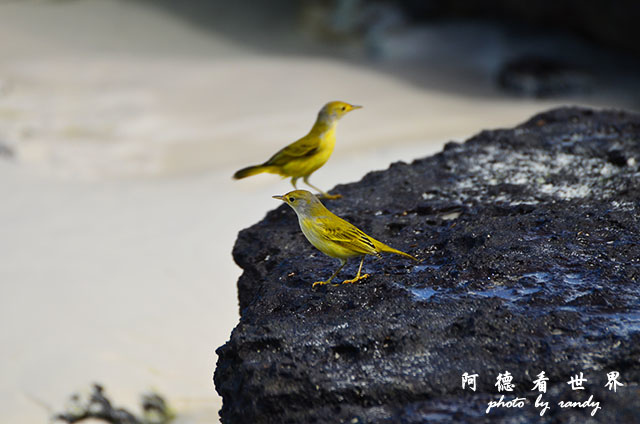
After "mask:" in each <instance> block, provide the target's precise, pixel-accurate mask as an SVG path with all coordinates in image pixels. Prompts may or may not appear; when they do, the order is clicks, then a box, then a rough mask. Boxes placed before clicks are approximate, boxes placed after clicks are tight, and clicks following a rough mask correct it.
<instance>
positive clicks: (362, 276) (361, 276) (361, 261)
mask: <svg viewBox="0 0 640 424" xmlns="http://www.w3.org/2000/svg"><path fill="white" fill-rule="evenodd" d="M363 263H364V255H362V259H361V260H360V266H359V267H358V275H356V278H354V279H352V280H344V281H343V282H342V284H348V283H355V282H356V281H360V280H364V279H365V278H369V274H364V275H360V271H362V264H363Z"/></svg>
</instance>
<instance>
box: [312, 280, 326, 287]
mask: <svg viewBox="0 0 640 424" xmlns="http://www.w3.org/2000/svg"><path fill="white" fill-rule="evenodd" d="M325 284H329V281H316V282H315V283H313V285H312V286H311V288H312V289H314V288H315V287H316V286H324V285H325Z"/></svg>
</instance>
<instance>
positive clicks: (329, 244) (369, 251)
mask: <svg viewBox="0 0 640 424" xmlns="http://www.w3.org/2000/svg"><path fill="white" fill-rule="evenodd" d="M273 198H274V199H278V200H282V201H283V202H285V203H286V204H288V205H289V206H291V207H292V208H293V210H294V211H295V212H296V215H298V223H299V224H300V229H301V230H302V232H303V233H304V235H305V237H306V238H307V240H309V242H310V243H311V244H312V245H314V246H315V247H316V248H317V249H318V250H320V251H321V252H322V253H324V254H325V255H327V256H331V257H332V258H337V259H339V260H340V267H339V268H338V269H337V270H336V271H335V272H334V273H333V275H331V277H329V279H328V280H326V281H316V282H315V283H313V287H315V286H317V285H321V284H329V283H330V282H331V280H333V278H334V277H335V276H336V275H337V274H338V273H339V272H340V270H341V269H342V268H343V267H344V266H345V264H346V263H347V259H349V258H353V257H358V256H360V257H361V258H362V259H361V260H360V267H359V268H358V275H356V276H355V278H353V279H351V280H344V281H343V282H342V284H345V283H355V282H356V281H359V280H362V279H364V278H367V277H369V274H364V275H360V271H362V264H363V262H364V257H365V256H366V255H376V256H378V257H380V253H381V252H389V253H395V254H396V255H401V256H404V257H407V258H410V259H413V260H414V261H418V259H416V258H414V257H413V256H411V255H409V254H407V253H404V252H401V251H399V250H396V249H394V248H393V247H390V246H387V245H386V244H384V243H381V242H379V241H378V240H376V239H374V238H373V237H370V236H368V235H366V234H365V233H364V232H362V231H361V230H360V229H358V228H357V227H356V226H355V225H353V224H350V223H349V222H347V221H345V220H344V219H342V218H340V217H338V216H337V215H334V214H333V213H332V212H331V211H329V210H328V209H327V208H325V207H324V205H323V204H322V202H320V200H318V198H317V197H316V196H314V195H313V194H311V193H310V192H308V191H306V190H294V191H291V192H289V193H287V194H285V195H283V196H273Z"/></svg>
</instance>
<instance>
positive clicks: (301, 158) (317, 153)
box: [233, 101, 362, 199]
mask: <svg viewBox="0 0 640 424" xmlns="http://www.w3.org/2000/svg"><path fill="white" fill-rule="evenodd" d="M361 107H362V106H355V105H350V104H349V103H345V102H337V101H336V102H329V103H327V104H326V105H324V107H323V108H322V109H320V112H319V113H318V118H317V119H316V123H315V124H313V127H312V128H311V131H309V134H307V135H305V136H304V137H302V138H301V139H300V140H298V141H295V142H293V143H291V144H289V145H288V146H287V147H285V148H283V149H282V150H280V151H278V152H277V153H276V154H275V155H273V156H271V159H269V160H268V161H266V162H265V163H263V164H261V165H254V166H248V167H246V168H242V169H241V170H239V171H238V172H236V173H235V174H234V175H233V178H235V179H237V180H238V179H240V178H245V177H250V176H252V175H256V174H261V173H263V172H269V173H271V174H278V175H282V176H283V177H285V178H287V177H291V184H293V188H297V186H296V181H297V180H298V179H299V178H302V180H303V181H304V182H305V184H307V185H308V186H309V187H311V188H313V189H315V190H318V191H319V192H320V193H322V196H323V197H326V198H328V199H336V198H339V197H340V195H333V196H332V195H330V194H327V193H326V192H324V191H322V190H320V189H319V188H318V187H315V186H313V185H312V184H311V183H310V182H309V176H310V175H311V174H313V173H314V172H315V171H316V170H317V169H318V168H320V167H321V166H322V165H324V164H325V162H326V161H327V160H328V159H329V156H331V153H332V152H333V147H334V146H335V144H336V125H337V123H338V120H339V119H340V118H342V117H343V116H344V115H345V114H347V113H348V112H351V111H352V110H354V109H360V108H361Z"/></svg>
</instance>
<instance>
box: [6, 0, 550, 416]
mask: <svg viewBox="0 0 640 424" xmlns="http://www.w3.org/2000/svg"><path fill="white" fill-rule="evenodd" d="M0 51H2V55H0V141H1V142H3V143H4V144H6V145H8V146H10V147H11V148H12V149H14V151H15V157H14V159H13V160H10V161H9V160H7V161H4V160H3V161H0V198H1V199H2V207H1V208H0V252H2V253H1V255H2V261H1V262H0V281H1V283H0V321H1V322H2V323H3V325H2V327H1V328H0V340H1V345H0V346H1V348H0V375H1V376H2V378H1V379H0V421H2V422H11V423H23V422H24V423H31V422H43V421H44V420H46V419H47V418H48V417H49V416H50V414H51V412H52V411H51V410H47V407H48V408H51V409H53V410H56V411H59V410H60V409H61V407H62V406H63V405H64V403H65V399H66V398H67V396H68V395H69V394H70V393H71V392H73V391H75V390H77V389H79V388H83V387H86V386H87V385H88V384H89V383H90V382H92V381H99V382H101V383H103V384H105V386H106V388H107V390H108V392H109V394H110V395H111V396H112V398H113V400H114V401H115V402H116V403H117V404H119V405H124V406H130V407H133V406H134V405H135V404H136V402H137V397H138V394H139V393H141V392H142V391H144V390H145V389H147V388H149V387H153V388H155V389H157V390H158V391H159V392H160V393H162V394H164V395H165V396H166V397H167V398H168V400H169V401H170V403H171V404H172V405H173V406H174V407H175V408H176V409H177V412H178V413H179V420H178V422H185V423H186V422H188V423H193V422H211V421H214V420H215V419H216V417H217V410H218V409H219V407H220V405H221V400H220V399H219V398H218V397H217V394H216V392H215V390H214V388H213V384H212V381H211V379H212V372H213V369H214V366H215V361H216V356H215V354H214V349H215V348H217V347H218V346H220V345H221V344H223V343H224V342H225V341H226V339H227V337H228V335H229V334H230V331H231V329H232V328H233V326H234V325H235V324H236V321H237V302H236V288H235V282H236V280H237V278H238V276H239V273H240V270H239V268H238V267H237V266H235V265H234V263H233V261H232V259H231V249H232V246H233V243H234V240H235V237H236V235H237V232H238V231H239V230H240V229H242V228H244V227H247V226H249V225H251V224H252V223H254V222H256V221H257V220H259V219H260V218H261V217H263V216H264V214H265V213H266V211H267V210H269V209H271V208H274V207H276V206H278V204H277V203H274V202H275V201H273V200H272V199H271V197H270V196H271V195H272V194H281V193H283V192H286V191H288V190H289V189H290V185H289V183H288V182H286V181H280V180H279V179H278V177H275V176H269V175H264V176H258V177H255V178H252V179H248V180H244V181H240V182H236V181H232V180H231V178H230V176H231V175H232V173H233V171H235V170H236V169H237V168H239V167H241V166H245V165H249V164H252V163H255V162H260V161H263V160H264V159H266V158H267V157H268V156H269V155H270V154H272V153H273V152H274V151H275V150H277V149H279V148H280V147H282V146H283V145H284V144H286V143H288V142H290V141H293V140H294V139H295V138H297V137H299V136H302V135H303V134H304V133H305V132H306V131H307V130H308V128H309V127H310V126H311V124H312V122H313V120H314V118H315V114H316V112H317V109H319V107H320V106H321V105H322V104H323V103H324V102H326V101H328V100H333V99H342V100H346V101H351V102H354V103H358V104H362V105H364V106H365V108H364V109H362V110H359V111H357V112H354V113H353V114H351V115H349V116H347V117H346V118H345V119H344V120H343V121H342V122H341V123H340V128H339V131H338V136H339V139H338V145H337V147H336V151H335V154H334V157H333V158H332V159H331V160H330V161H329V162H328V164H327V165H326V166H325V167H324V168H323V169H321V170H320V171H318V172H317V173H316V174H315V175H314V177H313V178H312V181H313V182H315V183H316V184H317V185H319V186H321V187H323V188H326V189H328V188H330V187H332V186H333V185H335V184H338V183H344V182H349V181H354V180H357V179H359V178H360V177H361V176H362V175H364V174H365V173H366V172H367V171H369V170H371V169H379V168H385V167H386V166H388V164H389V163H390V162H392V161H394V160H398V159H404V160H411V159H413V158H416V157H421V156H426V155H428V154H431V153H433V152H435V151H437V150H439V149H440V148H441V146H442V144H443V143H444V142H446V141H448V140H450V139H454V138H459V139H461V138H464V137H468V136H470V135H472V134H473V133H475V132H477V131H479V130H480V129H482V128H491V127H498V126H511V125H513V124H516V123H518V122H520V121H523V120H524V119H526V118H528V117H529V116H530V115H532V114H533V113H535V112H537V111H539V110H540V109H543V108H546V107H548V106H549V105H551V103H540V102H522V101H517V102H516V101H513V100H505V99H499V98H496V99H481V98H471V99H470V98H463V97H458V96H454V95H450V94H447V93H446V92H444V91H438V92H435V91H425V90H418V89H416V87H414V86H411V85H409V84H408V83H406V82H403V81H402V80H397V79H394V78H393V77H392V76H390V75H389V74H386V73H379V72H376V71H375V70H374V69H366V68H365V67H362V66H356V65H346V64H344V63H340V62H338V61H335V60H330V59H312V58H309V57H275V56H266V55H264V54H260V53H256V52H253V51H252V49H250V48H246V47H243V46H238V45H236V44H235V43H232V42H229V41H227V40H225V39H224V38H222V37H217V36H216V35H215V33H214V32H211V33H205V32H203V31H202V30H199V29H195V28H191V27H189V26H188V25H187V24H186V23H184V22H183V21H180V20H178V19H174V18H173V17H171V16H168V15H164V14H162V13H160V12H158V11H156V10H154V9H144V8H141V7H139V6H136V5H133V4H131V3H127V2H118V1H97V0H93V1H77V2H76V1H74V2H59V3H58V2H54V3H48V2H44V3H43V2H16V3H7V4H1V5H0ZM195 171H197V172H195Z"/></svg>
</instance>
